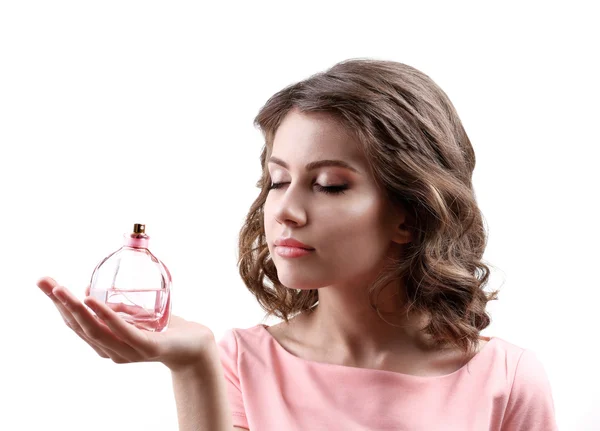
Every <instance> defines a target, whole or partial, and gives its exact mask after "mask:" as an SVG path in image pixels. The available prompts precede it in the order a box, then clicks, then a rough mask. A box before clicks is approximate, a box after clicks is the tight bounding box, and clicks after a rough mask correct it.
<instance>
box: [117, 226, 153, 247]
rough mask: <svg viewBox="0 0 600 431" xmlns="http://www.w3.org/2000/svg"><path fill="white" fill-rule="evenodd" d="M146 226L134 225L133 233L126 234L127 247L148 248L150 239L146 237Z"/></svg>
mask: <svg viewBox="0 0 600 431" xmlns="http://www.w3.org/2000/svg"><path fill="white" fill-rule="evenodd" d="M145 232H146V225H144V224H140V223H136V224H134V225H133V233H131V234H124V235H123V237H124V238H125V245H126V246H128V247H134V248H148V242H149V240H150V237H149V236H148V235H146V233H145Z"/></svg>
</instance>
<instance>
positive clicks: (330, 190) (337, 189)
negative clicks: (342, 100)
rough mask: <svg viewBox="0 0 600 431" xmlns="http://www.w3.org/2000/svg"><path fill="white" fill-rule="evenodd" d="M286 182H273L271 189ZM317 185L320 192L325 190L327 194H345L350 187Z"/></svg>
mask: <svg viewBox="0 0 600 431" xmlns="http://www.w3.org/2000/svg"><path fill="white" fill-rule="evenodd" d="M284 184H287V183H273V184H271V186H270V187H269V190H272V189H278V188H280V187H281V186H282V185H284ZM315 186H316V187H317V190H319V191H320V192H323V193H327V194H344V190H346V189H347V188H348V186H346V185H343V186H330V187H323V186H321V185H319V184H315Z"/></svg>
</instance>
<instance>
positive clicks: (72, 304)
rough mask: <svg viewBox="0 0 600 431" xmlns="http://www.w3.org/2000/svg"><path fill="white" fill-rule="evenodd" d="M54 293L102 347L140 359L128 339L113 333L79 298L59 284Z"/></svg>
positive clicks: (93, 340)
mask: <svg viewBox="0 0 600 431" xmlns="http://www.w3.org/2000/svg"><path fill="white" fill-rule="evenodd" d="M52 293H53V295H54V296H56V297H57V298H58V299H59V301H61V302H62V304H63V306H64V307H65V308H66V309H67V310H68V311H69V313H70V314H71V315H72V316H73V318H74V319H75V320H76V322H77V323H78V325H79V326H80V327H81V328H82V330H83V333H84V334H85V336H86V337H87V338H88V339H89V340H90V341H91V342H93V343H95V344H98V345H99V346H100V347H102V348H105V349H108V350H110V351H113V352H115V353H116V354H118V355H119V356H121V357H123V358H126V359H128V360H130V361H137V360H139V358H140V354H139V353H138V352H137V351H136V350H135V349H134V348H132V347H131V346H130V345H129V344H128V343H127V341H126V340H123V339H119V338H120V337H119V334H114V333H112V331H111V328H109V327H108V325H106V324H104V323H103V322H101V321H100V320H99V319H97V318H96V317H95V316H93V315H92V313H90V311H89V310H88V309H87V308H86V307H85V305H84V304H83V303H81V301H79V300H78V299H77V298H74V297H73V295H72V294H71V293H70V292H69V291H68V290H67V289H64V288H62V287H60V286H57V287H55V288H54V289H53V291H52ZM96 314H97V313H96ZM98 317H100V318H101V319H102V316H101V315H98ZM124 341H125V342H124ZM107 353H108V352H107Z"/></svg>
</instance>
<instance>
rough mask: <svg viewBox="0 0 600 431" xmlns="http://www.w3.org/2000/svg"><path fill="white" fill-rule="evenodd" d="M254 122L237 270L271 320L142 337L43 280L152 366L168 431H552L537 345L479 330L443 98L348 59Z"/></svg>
mask: <svg viewBox="0 0 600 431" xmlns="http://www.w3.org/2000/svg"><path fill="white" fill-rule="evenodd" d="M255 122H256V124H257V125H258V126H259V127H260V129H261V130H262V132H263V133H264V136H265V146H264V148H263V152H262V154H261V164H262V168H263V173H262V177H261V179H260V181H259V183H258V185H259V187H260V188H261V192H260V194H259V196H258V198H257V199H256V201H255V202H254V204H253V205H252V207H251V209H250V211H249V213H248V216H247V219H246V223H245V224H244V226H243V227H242V230H241V232H240V255H239V269H240V274H241V276H242V279H243V280H244V282H245V284H246V286H247V287H248V289H249V290H250V291H251V292H252V293H253V294H254V295H255V296H256V298H257V300H258V301H259V303H260V305H261V306H262V307H263V308H264V309H265V310H266V311H267V313H268V315H275V316H278V317H280V318H282V319H283V322H281V323H279V324H277V325H274V326H267V325H263V324H259V325H256V326H254V327H251V328H247V329H237V328H236V329H232V330H229V331H227V332H226V334H225V336H224V337H223V338H222V339H221V340H220V341H219V342H218V343H217V342H216V341H215V339H214V336H213V334H212V332H211V331H210V329H209V328H207V327H205V326H203V325H200V324H197V323H193V322H187V321H185V320H183V319H181V318H178V317H174V318H173V319H172V321H171V324H170V327H169V329H168V330H167V331H166V332H164V333H162V334H153V333H147V332H144V331H141V330H138V329H136V328H134V327H133V326H131V325H129V324H127V323H125V321H123V320H122V319H121V318H120V317H118V316H117V315H116V314H115V313H114V312H113V311H112V310H110V309H109V308H108V307H106V306H105V305H104V304H100V303H98V302H96V301H95V300H94V299H92V298H89V297H87V298H86V299H85V301H84V302H85V304H86V305H88V306H89V307H90V308H91V309H92V310H93V311H95V312H96V313H97V314H98V316H99V319H95V318H94V317H93V315H92V314H91V313H90V312H89V311H88V310H87V309H86V307H85V306H84V305H83V304H82V303H80V302H79V301H77V300H76V299H75V298H74V297H73V295H71V294H70V293H69V292H68V291H67V290H66V289H65V288H64V287H61V286H57V285H56V283H55V282H54V281H53V280H52V279H50V278H44V279H42V280H40V282H38V285H39V286H40V287H41V288H42V289H43V290H44V291H45V292H46V293H47V294H49V295H50V297H51V298H52V299H53V300H54V301H55V303H56V304H57V306H58V307H59V310H60V311H61V313H62V314H63V317H64V318H65V321H66V322H67V324H68V325H69V326H70V327H71V328H72V329H74V330H75V332H77V333H78V334H79V335H80V336H81V337H82V338H83V339H84V340H85V341H86V342H88V343H89V344H90V345H91V346H92V347H94V348H95V349H96V351H97V352H98V354H100V355H101V356H103V357H109V358H111V359H112V360H113V361H115V362H118V363H122V362H134V361H149V360H153V361H161V362H163V363H164V364H165V365H167V366H168V367H169V368H170V369H171V371H172V376H173V384H174V391H175V398H176V401H177V408H178V417H179V423H180V429H181V430H183V429H186V430H187V429H190V430H191V429H211V430H213V429H214V430H221V429H223V430H231V429H232V427H233V429H250V430H280V429H285V430H311V431H312V430H344V431H345V430H460V431H465V430H477V431H479V430H488V429H489V430H527V431H532V430H540V431H542V430H543V431H548V430H554V429H556V423H555V419H554V405H553V399H552V394H551V390H550V386H549V383H548V379H547V377H546V374H545V372H544V369H543V367H542V365H541V364H540V363H539V361H538V360H537V358H536V357H535V355H534V354H533V353H532V352H530V351H528V350H525V349H522V348H520V347H518V346H516V345H513V344H511V343H509V342H507V341H505V340H503V339H501V338H497V337H492V338H489V337H482V336H481V335H480V332H481V331H482V330H483V329H484V328H486V327H487V326H488V325H489V323H490V318H489V316H488V314H487V313H486V310H485V308H486V304H487V302H488V301H490V300H493V299H496V298H497V292H495V291H494V292H489V293H486V292H484V290H483V287H484V286H485V284H486V283H487V280H488V276H489V268H488V267H487V266H486V265H485V264H484V263H483V262H482V256H483V252H484V249H485V244H486V236H485V230H484V227H483V220H482V216H481V213H480V211H479V209H478V206H477V202H476V199H475V193H474V191H473V187H472V182H471V178H472V173H473V169H474V167H475V154H474V152H473V148H472V146H471V143H470V141H469V138H468V137H467V134H466V133H465V131H464V129H463V127H462V124H461V122H460V119H459V117H458V115H457V113H456V111H455V109H454V107H453V105H452V103H451V102H450V100H449V99H448V97H447V96H446V94H445V93H444V92H443V91H442V90H441V89H440V88H439V87H438V86H437V85H436V84H435V83H434V82H433V81H432V80H431V79H430V78H429V77H428V76H426V75H425V74H423V73H422V72H420V71H418V70H416V69H414V68H412V67H410V66H407V65H404V64H401V63H396V62H390V61H376V60H348V61H344V62H341V63H338V64H336V65H334V66H333V67H332V68H330V69H329V70H327V71H325V72H322V73H318V74H316V75H313V76H311V77H309V78H308V79H306V80H304V81H301V82H299V83H296V84H294V85H291V86H289V87H287V88H285V89H283V90H281V91H280V92H278V93H277V94H275V95H274V96H273V97H271V98H270V99H269V100H268V101H267V103H266V104H265V106H264V107H263V108H262V109H261V111H260V112H259V114H258V116H257V118H256V121H255ZM61 297H62V299H63V300H64V302H61ZM56 298H58V300H57V299H56ZM199 341H201V342H199ZM223 376H224V377H225V378H223Z"/></svg>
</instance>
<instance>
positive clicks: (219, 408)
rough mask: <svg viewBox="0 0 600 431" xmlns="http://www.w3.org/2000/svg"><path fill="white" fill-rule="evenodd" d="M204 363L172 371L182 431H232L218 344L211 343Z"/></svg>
mask: <svg viewBox="0 0 600 431" xmlns="http://www.w3.org/2000/svg"><path fill="white" fill-rule="evenodd" d="M206 352H207V354H206V355H205V357H204V358H203V360H202V361H201V362H200V363H198V364H197V365H194V366H187V367H185V368H182V369H177V370H171V377H172V380H173V391H174V393H175V402H176V405H177V418H178V422H179V431H199V430H207V431H208V430H210V431H213V430H214V431H231V430H232V429H234V428H233V420H232V417H231V411H230V407H229V400H228V399H227V393H226V386H225V377H224V375H223V369H222V366H221V361H220V358H219V353H218V348H217V344H216V343H215V342H214V340H213V343H211V345H210V346H209V347H207V349H206Z"/></svg>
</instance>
